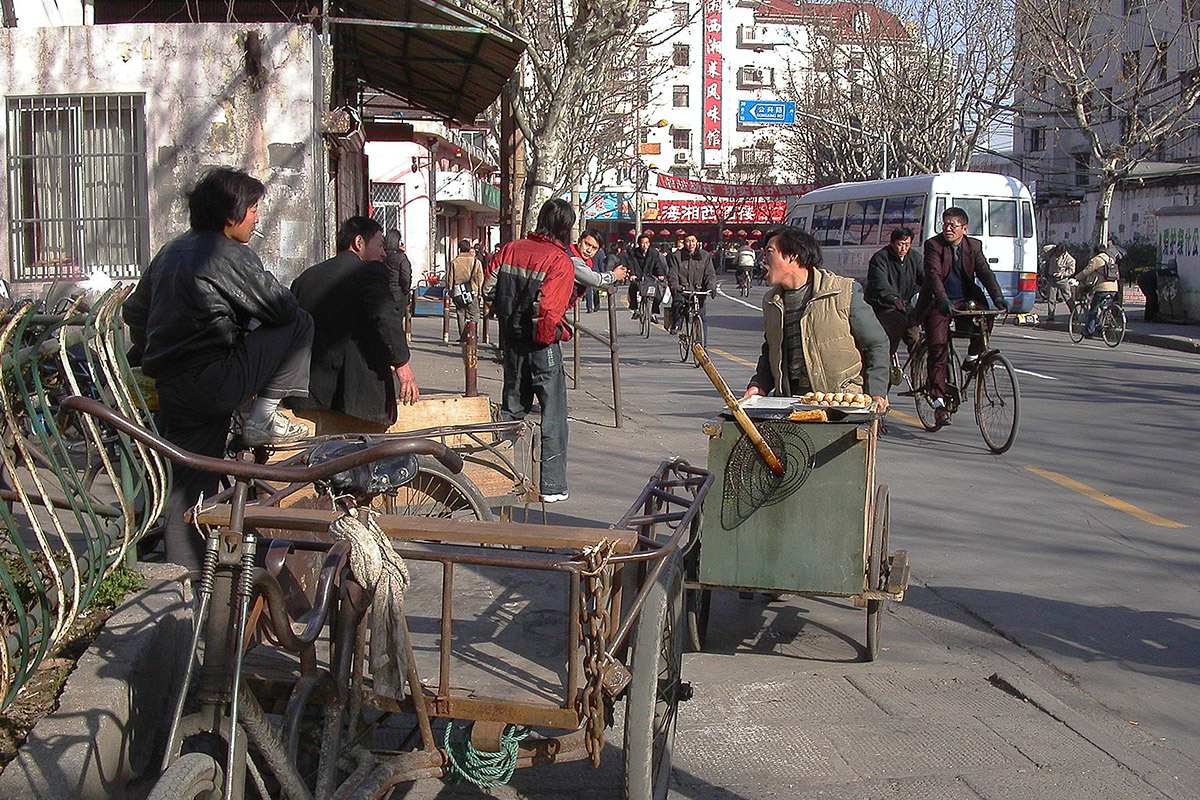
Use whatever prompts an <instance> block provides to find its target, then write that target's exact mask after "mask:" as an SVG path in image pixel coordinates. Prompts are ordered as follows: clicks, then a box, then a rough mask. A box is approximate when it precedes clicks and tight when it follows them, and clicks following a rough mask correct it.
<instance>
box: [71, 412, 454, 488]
mask: <svg viewBox="0 0 1200 800" xmlns="http://www.w3.org/2000/svg"><path fill="white" fill-rule="evenodd" d="M61 408H62V410H64V411H76V412H82V413H84V414H88V415H89V416H93V417H98V418H99V419H102V420H104V421H105V422H107V423H108V424H109V425H112V426H113V427H114V428H116V429H117V430H119V431H121V432H122V433H126V434H128V435H129V436H132V437H133V438H134V439H136V440H138V441H139V442H141V443H142V444H144V445H146V446H147V447H150V448H151V449H152V450H154V451H156V452H158V453H160V454H162V455H164V456H166V457H167V458H169V459H171V460H172V461H174V462H176V463H179V464H182V465H184V466H185V467H189V468H191V469H198V470H201V471H202V472H214V473H217V474H218V475H227V476H229V477H231V478H244V479H247V480H255V479H258V480H264V481H276V482H279V483H313V482H314V481H319V480H323V479H324V478H328V477H329V476H330V475H335V474H337V473H339V472H344V471H346V470H348V469H353V468H354V467H358V466H361V465H363V464H370V463H372V462H375V461H378V460H379V459H381V458H387V457H388V456H398V455H405V454H408V453H413V454H416V455H429V456H433V457H434V458H436V459H437V460H438V461H440V462H441V463H442V464H443V465H444V466H445V467H446V469H448V470H450V471H451V472H456V473H457V472H461V471H462V468H463V461H462V457H461V456H459V454H458V453H456V452H454V451H453V450H451V449H450V448H448V447H446V445H444V444H442V443H441V442H434V441H430V440H429V439H402V440H399V441H394V442H383V443H381V444H377V445H372V446H371V447H367V448H365V449H363V450H359V451H358V452H357V453H351V454H349V455H346V456H342V457H340V458H335V459H333V460H332V461H325V462H323V463H321V464H317V465H315V466H312V467H280V466H272V465H270V464H252V463H249V462H246V461H231V460H229V459H225V458H213V457H211V456H202V455H199V454H197V453H192V452H189V451H187V450H184V449H182V448H180V447H176V446H175V445H173V444H171V443H170V442H168V441H167V440H166V439H163V438H161V437H160V436H157V435H156V434H154V433H152V432H150V431H149V430H147V429H145V428H143V427H142V426H141V425H138V424H137V423H136V422H134V421H133V420H131V419H129V418H128V417H125V416H123V415H121V414H119V413H117V412H116V411H114V410H113V409H111V408H109V407H108V406H106V405H104V404H103V403H101V402H100V401H98V400H93V399H91V398H90V397H80V396H79V395H71V396H70V397H67V398H65V399H64V400H63V401H62V405H61Z"/></svg>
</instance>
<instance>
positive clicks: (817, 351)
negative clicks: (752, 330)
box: [743, 226, 889, 409]
mask: <svg viewBox="0 0 1200 800" xmlns="http://www.w3.org/2000/svg"><path fill="white" fill-rule="evenodd" d="M762 247H763V251H764V253H765V256H766V259H765V264H766V268H767V282H768V283H769V284H771V288H770V289H768V290H767V294H766V296H765V297H763V305H762V309H763V328H764V333H765V335H764V340H763V346H762V353H761V355H760V356H759V358H758V368H757V369H756V370H755V373H754V377H753V378H751V379H750V385H749V386H748V387H747V388H746V393H745V395H743V396H744V397H751V396H753V395H769V394H775V395H782V396H788V397H799V396H800V395H803V394H806V393H808V392H853V393H855V394H868V395H871V396H872V397H874V398H875V400H876V401H877V402H878V403H879V407H880V408H881V409H885V408H887V390H888V365H889V354H888V337H887V334H886V333H885V332H884V330H883V327H882V326H881V325H880V324H879V320H878V319H876V318H875V312H874V311H872V310H871V307H870V306H869V305H867V301H866V300H864V299H863V292H862V287H861V286H860V285H859V284H858V283H857V282H856V281H854V280H852V279H850V278H843V277H842V276H840V275H835V274H834V273H832V272H829V271H828V270H825V269H822V268H821V247H820V245H818V244H817V240H816V239H814V238H813V237H812V236H810V235H809V234H807V233H805V232H804V231H802V230H800V229H799V228H794V227H791V226H784V227H779V228H775V229H773V230H770V231H767V234H766V235H765V236H763V238H762Z"/></svg>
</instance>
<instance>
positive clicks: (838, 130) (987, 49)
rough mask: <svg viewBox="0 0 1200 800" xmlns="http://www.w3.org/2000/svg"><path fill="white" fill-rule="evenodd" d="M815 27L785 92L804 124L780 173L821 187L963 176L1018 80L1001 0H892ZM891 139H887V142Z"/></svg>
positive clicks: (793, 135)
mask: <svg viewBox="0 0 1200 800" xmlns="http://www.w3.org/2000/svg"><path fill="white" fill-rule="evenodd" d="M839 5H840V7H842V8H844V9H847V10H846V11H845V12H844V13H843V14H840V15H837V16H829V15H827V16H825V17H822V18H820V19H815V20H814V21H813V22H812V23H811V27H810V31H811V33H810V37H809V47H808V51H807V52H806V53H803V54H801V60H798V63H797V64H795V65H793V66H792V67H791V68H790V69H789V76H788V85H789V91H790V93H791V96H792V97H793V98H794V99H795V100H797V101H798V107H799V108H800V109H801V110H804V111H807V112H808V113H810V114H812V115H813V116H815V117H819V118H820V119H813V118H811V117H805V118H803V119H802V120H798V121H797V122H798V124H797V125H795V126H793V127H791V128H790V129H789V130H786V131H784V133H783V137H784V139H785V141H786V142H787V145H788V146H787V147H785V149H784V152H785V158H786V163H787V166H789V167H790V168H791V169H792V170H793V171H794V172H796V173H797V174H798V176H799V177H800V178H801V179H806V180H814V181H818V182H822V183H824V182H836V181H848V180H868V179H872V178H878V177H880V175H881V174H882V172H883V148H884V142H885V140H886V142H887V146H888V153H889V156H890V158H889V161H890V163H889V169H888V172H889V175H892V176H894V175H912V174H919V173H924V172H941V171H950V170H958V169H965V168H966V167H967V165H968V164H969V162H970V158H971V155H972V153H974V152H975V150H976V149H977V148H978V147H979V146H980V145H982V144H985V143H987V142H988V141H989V140H990V139H991V137H992V136H994V135H995V134H997V133H998V132H999V131H1000V130H1001V128H1002V126H1003V125H1004V123H1005V121H1006V115H1007V114H1008V113H1009V112H1010V109H1011V98H1012V95H1013V90H1014V87H1015V82H1016V75H1015V66H1014V64H1015V61H1014V49H1015V38H1014V35H1013V11H1012V4H1011V3H1010V2H1007V1H1006V0H890V1H888V2H882V3H868V2H857V3H847V4H839ZM885 137H886V139H885Z"/></svg>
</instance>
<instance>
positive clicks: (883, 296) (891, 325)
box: [866, 228, 924, 355]
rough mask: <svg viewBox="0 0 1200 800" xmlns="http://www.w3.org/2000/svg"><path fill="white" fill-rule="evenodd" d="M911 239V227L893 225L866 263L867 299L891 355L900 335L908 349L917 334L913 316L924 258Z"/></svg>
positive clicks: (918, 329)
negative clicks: (884, 244)
mask: <svg viewBox="0 0 1200 800" xmlns="http://www.w3.org/2000/svg"><path fill="white" fill-rule="evenodd" d="M912 243H913V232H912V230H911V229H910V228H896V229H895V230H894V231H892V240H891V242H889V243H888V246H887V247H884V248H882V249H881V250H879V252H877V253H876V254H875V255H873V256H871V261H870V263H869V265H868V266H867V291H866V299H867V303H869V304H870V306H871V308H873V309H875V316H876V317H878V318H879V324H880V325H882V326H883V329H884V330H885V331H887V335H888V341H889V343H890V346H891V355H895V354H896V348H897V347H899V346H900V340H901V339H903V340H904V344H905V346H907V347H908V351H909V352H910V353H911V352H912V349H913V348H914V347H915V346H916V344H917V341H918V338H919V334H920V328H919V327H917V325H916V320H914V319H913V307H914V298H915V296H916V294H917V292H918V291H920V289H921V272H922V270H923V268H924V262H923V260H922V258H921V254H920V253H918V252H917V251H916V250H913V249H912Z"/></svg>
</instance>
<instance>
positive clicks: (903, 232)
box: [892, 228, 913, 242]
mask: <svg viewBox="0 0 1200 800" xmlns="http://www.w3.org/2000/svg"><path fill="white" fill-rule="evenodd" d="M911 238H913V232H912V228H896V229H895V230H894V231H892V241H893V242H898V241H900V240H901V239H911Z"/></svg>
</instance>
